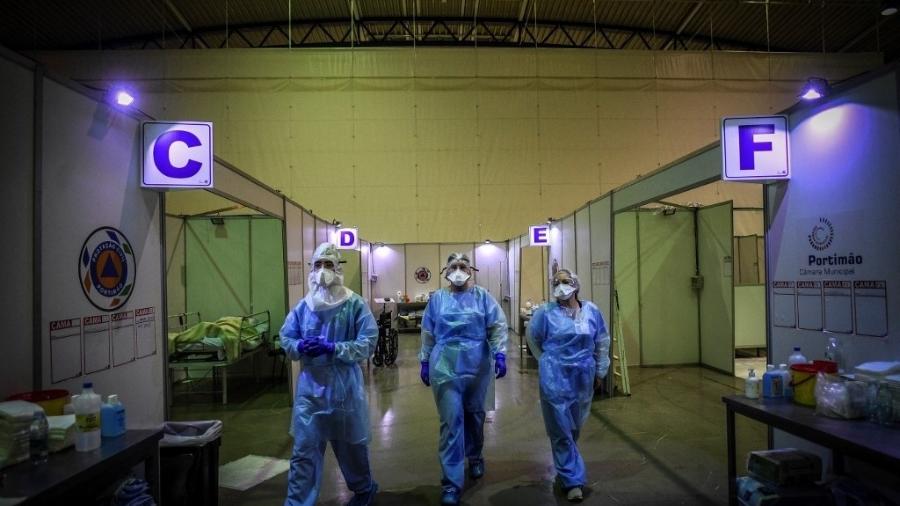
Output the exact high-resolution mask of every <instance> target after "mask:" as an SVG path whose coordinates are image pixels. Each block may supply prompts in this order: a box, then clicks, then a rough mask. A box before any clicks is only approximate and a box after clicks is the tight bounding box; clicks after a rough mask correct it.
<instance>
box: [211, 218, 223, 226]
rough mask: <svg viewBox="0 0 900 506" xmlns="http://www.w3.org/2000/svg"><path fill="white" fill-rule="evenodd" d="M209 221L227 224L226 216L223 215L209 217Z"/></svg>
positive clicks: (216, 223) (215, 223) (214, 223)
mask: <svg viewBox="0 0 900 506" xmlns="http://www.w3.org/2000/svg"><path fill="white" fill-rule="evenodd" d="M209 221H211V222H212V224H213V225H224V224H225V218H222V217H221V216H213V217H212V218H210V219H209Z"/></svg>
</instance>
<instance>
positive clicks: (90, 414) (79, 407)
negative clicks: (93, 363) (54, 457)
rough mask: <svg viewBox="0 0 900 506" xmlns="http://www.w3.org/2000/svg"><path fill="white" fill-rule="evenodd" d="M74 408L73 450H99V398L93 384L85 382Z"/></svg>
mask: <svg viewBox="0 0 900 506" xmlns="http://www.w3.org/2000/svg"><path fill="white" fill-rule="evenodd" d="M73 404H74V407H75V450H77V451H80V452H89V451H91V450H96V449H97V448H100V442H101V441H100V404H101V401H100V396H99V395H97V394H95V393H94V384H93V383H91V382H90V381H88V382H85V383H84V385H83V387H82V390H81V395H79V396H78V399H75V402H74V403H73Z"/></svg>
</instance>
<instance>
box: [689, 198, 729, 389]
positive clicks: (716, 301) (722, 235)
mask: <svg viewBox="0 0 900 506" xmlns="http://www.w3.org/2000/svg"><path fill="white" fill-rule="evenodd" d="M695 212H696V213H697V215H696V218H695V219H696V220H697V226H696V234H697V239H696V240H697V264H698V266H699V268H700V275H701V276H703V288H702V289H701V290H699V304H700V316H699V318H700V363H701V364H703V365H706V366H708V367H711V368H713V369H717V370H719V371H722V372H725V373H728V374H733V373H734V344H735V339H734V333H735V320H734V274H733V273H734V267H733V264H734V261H733V258H734V254H733V252H732V237H733V229H732V205H731V201H729V202H724V203H721V204H717V205H714V206H709V207H704V208H701V209H698V210H696V211H695Z"/></svg>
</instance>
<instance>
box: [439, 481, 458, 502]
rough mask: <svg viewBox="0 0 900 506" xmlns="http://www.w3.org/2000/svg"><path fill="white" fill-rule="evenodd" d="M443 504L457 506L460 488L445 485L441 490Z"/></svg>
mask: <svg viewBox="0 0 900 506" xmlns="http://www.w3.org/2000/svg"><path fill="white" fill-rule="evenodd" d="M441 504H442V505H446V506H457V505H458V504H459V490H458V489H457V488H456V487H454V486H453V485H444V488H443V490H441Z"/></svg>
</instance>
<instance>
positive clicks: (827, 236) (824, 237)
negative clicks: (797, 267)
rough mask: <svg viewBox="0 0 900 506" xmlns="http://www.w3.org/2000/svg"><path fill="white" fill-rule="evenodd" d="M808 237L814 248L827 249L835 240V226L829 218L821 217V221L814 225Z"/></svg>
mask: <svg viewBox="0 0 900 506" xmlns="http://www.w3.org/2000/svg"><path fill="white" fill-rule="evenodd" d="M806 238H807V240H809V245H810V246H812V247H813V249H815V250H818V251H822V250H824V249H827V248H828V247H829V246H831V242H832V241H834V226H833V225H832V224H831V221H830V220H829V219H828V218H819V222H818V223H816V224H815V225H813V228H812V231H811V232H810V233H809V235H808V236H806Z"/></svg>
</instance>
